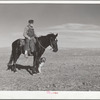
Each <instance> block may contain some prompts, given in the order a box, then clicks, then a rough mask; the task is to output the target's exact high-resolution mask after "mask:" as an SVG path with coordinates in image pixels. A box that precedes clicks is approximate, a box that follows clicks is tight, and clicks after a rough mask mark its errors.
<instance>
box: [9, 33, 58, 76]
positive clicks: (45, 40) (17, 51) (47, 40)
mask: <svg viewBox="0 0 100 100" xmlns="http://www.w3.org/2000/svg"><path fill="white" fill-rule="evenodd" d="M57 36H58V34H56V35H55V34H54V33H51V34H48V35H46V36H41V37H38V38H37V39H36V40H37V43H36V49H35V51H34V52H33V53H32V56H33V57H34V60H33V67H32V75H33V74H34V73H39V71H38V67H39V60H40V58H41V56H42V55H43V53H44V51H45V49H46V48H47V47H48V46H51V47H52V49H53V52H57V51H58V45H57V38H56V37H57ZM24 46H25V40H24V39H17V40H15V41H14V42H13V43H12V52H11V57H10V60H9V63H8V69H12V71H14V72H16V62H17V59H18V58H19V56H20V55H21V54H24V52H25V50H24Z"/></svg>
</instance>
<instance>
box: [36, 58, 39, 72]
mask: <svg viewBox="0 0 100 100" xmlns="http://www.w3.org/2000/svg"><path fill="white" fill-rule="evenodd" d="M36 73H39V58H37V60H36Z"/></svg>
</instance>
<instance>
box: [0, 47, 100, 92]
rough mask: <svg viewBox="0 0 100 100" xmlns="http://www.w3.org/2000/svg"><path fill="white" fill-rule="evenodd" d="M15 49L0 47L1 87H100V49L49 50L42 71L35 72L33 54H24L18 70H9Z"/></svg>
mask: <svg viewBox="0 0 100 100" xmlns="http://www.w3.org/2000/svg"><path fill="white" fill-rule="evenodd" d="M10 53H11V50H10V49H9V48H1V49H0V90H1V91H8V90H10V91H100V49H78V48H76V49H75V48H74V49H72V48H68V49H59V51H58V52H57V53H53V52H52V51H50V50H46V51H45V53H44V55H43V56H44V57H46V59H47V60H46V62H45V64H44V66H43V67H42V72H41V73H38V74H34V75H33V76H32V75H31V74H30V72H29V71H28V70H27V67H28V66H32V61H33V58H32V57H29V58H28V59H26V58H24V55H21V56H20V58H19V59H18V61H17V72H15V73H14V72H12V71H11V70H7V63H8V61H9V57H10Z"/></svg>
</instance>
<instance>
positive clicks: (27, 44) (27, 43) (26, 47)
mask: <svg viewBox="0 0 100 100" xmlns="http://www.w3.org/2000/svg"><path fill="white" fill-rule="evenodd" d="M29 42H30V40H29V39H27V38H25V57H26V58H27V57H28V51H29Z"/></svg>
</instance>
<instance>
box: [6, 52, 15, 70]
mask: <svg viewBox="0 0 100 100" xmlns="http://www.w3.org/2000/svg"><path fill="white" fill-rule="evenodd" d="M13 60H14V59H13V53H11V56H10V60H9V62H8V64H7V66H8V68H7V70H9V69H11V67H12V63H13Z"/></svg>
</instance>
